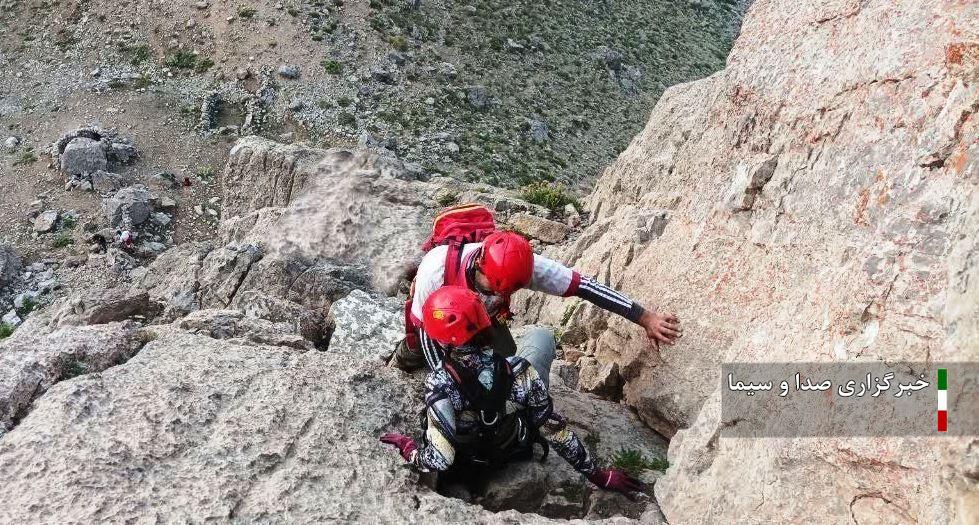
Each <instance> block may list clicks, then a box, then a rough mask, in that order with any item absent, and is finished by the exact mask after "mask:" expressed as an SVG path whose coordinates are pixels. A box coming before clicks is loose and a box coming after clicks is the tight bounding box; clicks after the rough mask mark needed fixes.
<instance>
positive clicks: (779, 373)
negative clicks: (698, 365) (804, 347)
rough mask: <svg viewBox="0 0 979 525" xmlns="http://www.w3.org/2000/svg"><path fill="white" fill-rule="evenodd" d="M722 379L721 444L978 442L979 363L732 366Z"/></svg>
mask: <svg viewBox="0 0 979 525" xmlns="http://www.w3.org/2000/svg"><path fill="white" fill-rule="evenodd" d="M939 369H945V370H946V371H947V375H946V377H947V385H946V386H947V390H946V397H947V414H948V421H947V431H946V432H939V431H938V425H939V423H938V419H939V416H938V408H939V398H940V397H941V394H939V389H938V370H939ZM721 372H722V373H721V392H722V394H721V417H722V421H723V424H722V428H723V430H722V433H721V435H722V436H723V437H806V436H976V435H979V363H883V362H879V361H872V362H861V363H729V364H724V365H723V366H722V368H721Z"/></svg>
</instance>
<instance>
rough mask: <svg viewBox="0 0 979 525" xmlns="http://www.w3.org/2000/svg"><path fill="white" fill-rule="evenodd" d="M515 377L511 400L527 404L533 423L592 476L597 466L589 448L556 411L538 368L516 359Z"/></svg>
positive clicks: (572, 462) (580, 469)
mask: <svg viewBox="0 0 979 525" xmlns="http://www.w3.org/2000/svg"><path fill="white" fill-rule="evenodd" d="M514 372H515V373H516V377H515V379H514V385H513V389H512V390H511V391H510V395H511V400H512V401H514V402H515V403H517V404H518V405H524V406H526V407H527V411H528V413H529V416H530V424H531V425H534V426H535V427H537V428H538V431H539V432H540V435H541V437H542V438H544V439H546V440H547V442H548V444H549V445H550V446H551V447H552V448H553V449H554V451H555V452H557V453H558V455H559V456H561V457H562V458H564V460H565V461H567V462H568V464H570V465H571V467H572V468H574V469H575V470H577V471H578V472H581V473H582V474H584V475H586V476H589V475H591V474H593V473H594V472H595V471H596V470H597V467H596V466H595V462H594V460H593V459H592V457H591V454H589V453H588V448H587V447H585V445H584V443H582V442H581V440H580V439H578V436H577V434H575V433H574V431H573V430H571V429H570V428H569V427H568V425H567V421H566V420H565V419H564V418H563V417H561V416H559V415H558V414H555V413H554V403H553V401H552V400H551V395H550V393H548V391H547V386H546V385H545V384H544V381H542V380H541V378H540V375H539V374H538V373H537V370H536V369H535V368H534V367H533V366H532V365H531V364H530V363H528V362H527V361H525V360H523V359H520V360H517V361H516V363H515V366H514Z"/></svg>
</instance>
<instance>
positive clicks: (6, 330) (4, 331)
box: [0, 323, 17, 339]
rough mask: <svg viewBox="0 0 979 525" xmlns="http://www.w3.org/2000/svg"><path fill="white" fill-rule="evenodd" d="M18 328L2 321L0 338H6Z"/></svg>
mask: <svg viewBox="0 0 979 525" xmlns="http://www.w3.org/2000/svg"><path fill="white" fill-rule="evenodd" d="M16 329H17V328H16V327H15V326H12V325H9V324H7V323H0V339H6V338H8V337H10V335H11V334H13V333H14V330H16Z"/></svg>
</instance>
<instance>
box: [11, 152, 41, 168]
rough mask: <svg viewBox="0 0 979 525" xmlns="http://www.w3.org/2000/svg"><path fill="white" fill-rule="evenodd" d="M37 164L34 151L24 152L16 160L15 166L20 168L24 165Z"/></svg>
mask: <svg viewBox="0 0 979 525" xmlns="http://www.w3.org/2000/svg"><path fill="white" fill-rule="evenodd" d="M35 162H37V155H35V154H34V152H33V151H24V152H22V153H21V154H20V155H17V158H16V159H14V166H20V165H22V164H34V163H35Z"/></svg>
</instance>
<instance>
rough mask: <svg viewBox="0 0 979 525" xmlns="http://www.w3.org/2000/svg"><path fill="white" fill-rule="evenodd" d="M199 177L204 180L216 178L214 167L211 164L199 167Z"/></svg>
mask: <svg viewBox="0 0 979 525" xmlns="http://www.w3.org/2000/svg"><path fill="white" fill-rule="evenodd" d="M197 177H198V178H199V179H201V180H203V181H209V180H211V179H213V178H214V168H212V167H211V166H201V167H200V168H197Z"/></svg>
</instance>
